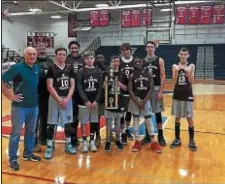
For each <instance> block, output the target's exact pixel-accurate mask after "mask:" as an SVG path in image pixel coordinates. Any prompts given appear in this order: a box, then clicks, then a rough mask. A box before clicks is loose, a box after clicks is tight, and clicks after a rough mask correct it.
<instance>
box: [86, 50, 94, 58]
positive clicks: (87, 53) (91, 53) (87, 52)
mask: <svg viewBox="0 0 225 184" xmlns="http://www.w3.org/2000/svg"><path fill="white" fill-rule="evenodd" d="M89 56H93V57H95V54H94V52H91V51H86V52H85V53H84V59H85V58H86V57H89Z"/></svg>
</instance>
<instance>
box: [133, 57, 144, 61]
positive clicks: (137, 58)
mask: <svg viewBox="0 0 225 184" xmlns="http://www.w3.org/2000/svg"><path fill="white" fill-rule="evenodd" d="M137 60H140V61H141V60H142V58H140V57H135V58H134V61H137Z"/></svg>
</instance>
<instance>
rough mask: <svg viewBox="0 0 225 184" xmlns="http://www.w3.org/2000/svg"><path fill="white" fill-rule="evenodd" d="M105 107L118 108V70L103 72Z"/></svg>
mask: <svg viewBox="0 0 225 184" xmlns="http://www.w3.org/2000/svg"><path fill="white" fill-rule="evenodd" d="M104 83H105V109H118V87H119V86H118V72H114V71H113V69H110V70H109V71H108V72H106V73H105V80H104Z"/></svg>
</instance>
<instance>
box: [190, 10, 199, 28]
mask: <svg viewBox="0 0 225 184" xmlns="http://www.w3.org/2000/svg"><path fill="white" fill-rule="evenodd" d="M198 22H199V7H197V6H190V7H189V8H188V24H192V25H195V24H198Z"/></svg>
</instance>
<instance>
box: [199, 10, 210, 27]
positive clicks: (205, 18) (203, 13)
mask: <svg viewBox="0 0 225 184" xmlns="http://www.w3.org/2000/svg"><path fill="white" fill-rule="evenodd" d="M211 22H212V7H211V6H201V7H200V19H199V23H200V24H211Z"/></svg>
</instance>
